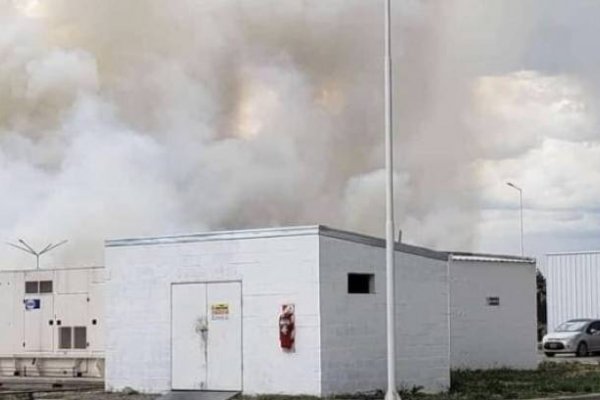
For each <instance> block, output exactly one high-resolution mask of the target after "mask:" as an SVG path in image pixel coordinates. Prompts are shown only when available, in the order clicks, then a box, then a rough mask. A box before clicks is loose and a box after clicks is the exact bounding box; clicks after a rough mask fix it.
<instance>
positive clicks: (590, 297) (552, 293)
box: [543, 251, 600, 332]
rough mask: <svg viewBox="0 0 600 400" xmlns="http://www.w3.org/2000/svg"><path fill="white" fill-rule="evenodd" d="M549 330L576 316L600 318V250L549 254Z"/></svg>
mask: <svg viewBox="0 0 600 400" xmlns="http://www.w3.org/2000/svg"><path fill="white" fill-rule="evenodd" d="M543 272H544V276H545V277H546V304H547V311H548V331H549V332H552V331H553V330H554V328H556V326H558V325H559V324H560V323H561V322H564V321H567V320H569V319H574V318H600V251H587V252H573V253H554V254H548V255H547V256H546V265H545V267H544V271H543Z"/></svg>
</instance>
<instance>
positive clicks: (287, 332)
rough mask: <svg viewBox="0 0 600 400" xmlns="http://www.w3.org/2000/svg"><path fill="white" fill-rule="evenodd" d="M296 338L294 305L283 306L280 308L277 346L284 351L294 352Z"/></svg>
mask: <svg viewBox="0 0 600 400" xmlns="http://www.w3.org/2000/svg"><path fill="white" fill-rule="evenodd" d="M295 337H296V317H295V316H294V305H293V304H284V305H283V306H281V314H280V315H279V346H280V347H281V348H282V349H284V350H286V351H293V350H294V340H295Z"/></svg>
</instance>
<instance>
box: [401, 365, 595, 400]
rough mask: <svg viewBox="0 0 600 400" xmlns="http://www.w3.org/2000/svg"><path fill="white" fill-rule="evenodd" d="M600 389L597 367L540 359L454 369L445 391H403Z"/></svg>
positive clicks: (534, 394)
mask: <svg viewBox="0 0 600 400" xmlns="http://www.w3.org/2000/svg"><path fill="white" fill-rule="evenodd" d="M586 393H600V367H599V366H598V365H589V364H579V363H542V364H540V366H539V367H538V369H536V370H514V369H496V370H479V371H453V372H452V386H451V388H450V391H449V392H448V393H444V394H438V395H425V394H421V393H416V394H411V393H407V394H405V395H404V396H403V397H402V399H403V400H404V399H405V398H406V399H407V400H417V399H423V400H504V399H534V398H539V397H555V396H556V397H558V396H565V395H576V394H586Z"/></svg>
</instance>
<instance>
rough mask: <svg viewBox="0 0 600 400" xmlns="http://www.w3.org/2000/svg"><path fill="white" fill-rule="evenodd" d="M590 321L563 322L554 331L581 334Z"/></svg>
mask: <svg viewBox="0 0 600 400" xmlns="http://www.w3.org/2000/svg"><path fill="white" fill-rule="evenodd" d="M587 323H588V321H567V322H563V323H562V324H560V325H559V326H557V327H556V329H555V330H554V331H555V332H579V331H581V330H583V328H584V327H585V325H586V324H587Z"/></svg>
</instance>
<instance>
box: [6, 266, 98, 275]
mask: <svg viewBox="0 0 600 400" xmlns="http://www.w3.org/2000/svg"><path fill="white" fill-rule="evenodd" d="M102 268H105V267H103V266H100V265H96V266H90V267H60V268H21V269H2V268H0V274H2V273H5V272H11V273H13V272H53V271H81V270H89V269H102Z"/></svg>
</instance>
